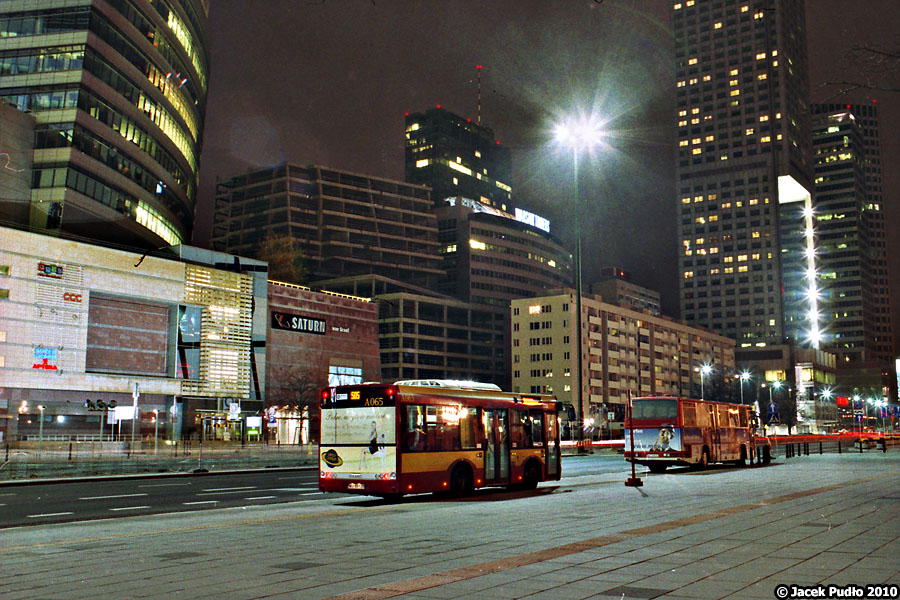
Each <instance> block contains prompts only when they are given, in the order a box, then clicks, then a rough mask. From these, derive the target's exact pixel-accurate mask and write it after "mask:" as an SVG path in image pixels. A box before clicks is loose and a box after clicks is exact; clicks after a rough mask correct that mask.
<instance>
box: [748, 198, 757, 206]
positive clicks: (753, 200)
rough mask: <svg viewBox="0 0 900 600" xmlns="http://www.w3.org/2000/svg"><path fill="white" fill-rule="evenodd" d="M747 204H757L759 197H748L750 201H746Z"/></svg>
mask: <svg viewBox="0 0 900 600" xmlns="http://www.w3.org/2000/svg"><path fill="white" fill-rule="evenodd" d="M748 204H749V205H750V206H756V205H757V204H759V198H750V201H749V202H748Z"/></svg>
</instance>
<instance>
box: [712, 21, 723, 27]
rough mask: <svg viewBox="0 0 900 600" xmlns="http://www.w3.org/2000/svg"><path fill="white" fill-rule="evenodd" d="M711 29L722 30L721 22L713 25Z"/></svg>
mask: <svg viewBox="0 0 900 600" xmlns="http://www.w3.org/2000/svg"><path fill="white" fill-rule="evenodd" d="M713 29H722V21H719V22H717V23H716V24H715V25H713Z"/></svg>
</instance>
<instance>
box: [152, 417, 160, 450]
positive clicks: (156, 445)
mask: <svg viewBox="0 0 900 600" xmlns="http://www.w3.org/2000/svg"><path fill="white" fill-rule="evenodd" d="M158 448H159V411H158V410H157V409H155V408H154V409H153V454H156V453H157V450H158Z"/></svg>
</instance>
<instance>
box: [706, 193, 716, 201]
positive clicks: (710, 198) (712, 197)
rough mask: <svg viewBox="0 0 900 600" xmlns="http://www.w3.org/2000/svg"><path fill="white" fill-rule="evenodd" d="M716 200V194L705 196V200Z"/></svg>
mask: <svg viewBox="0 0 900 600" xmlns="http://www.w3.org/2000/svg"><path fill="white" fill-rule="evenodd" d="M716 198H718V196H717V195H716V194H707V195H706V199H707V200H715V199H716Z"/></svg>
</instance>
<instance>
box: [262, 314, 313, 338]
mask: <svg viewBox="0 0 900 600" xmlns="http://www.w3.org/2000/svg"><path fill="white" fill-rule="evenodd" d="M272 329H282V330H285V331H299V332H300V333H315V334H318V335H325V319H312V318H309V317H301V316H300V315H292V314H289V313H279V312H273V313H272Z"/></svg>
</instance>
